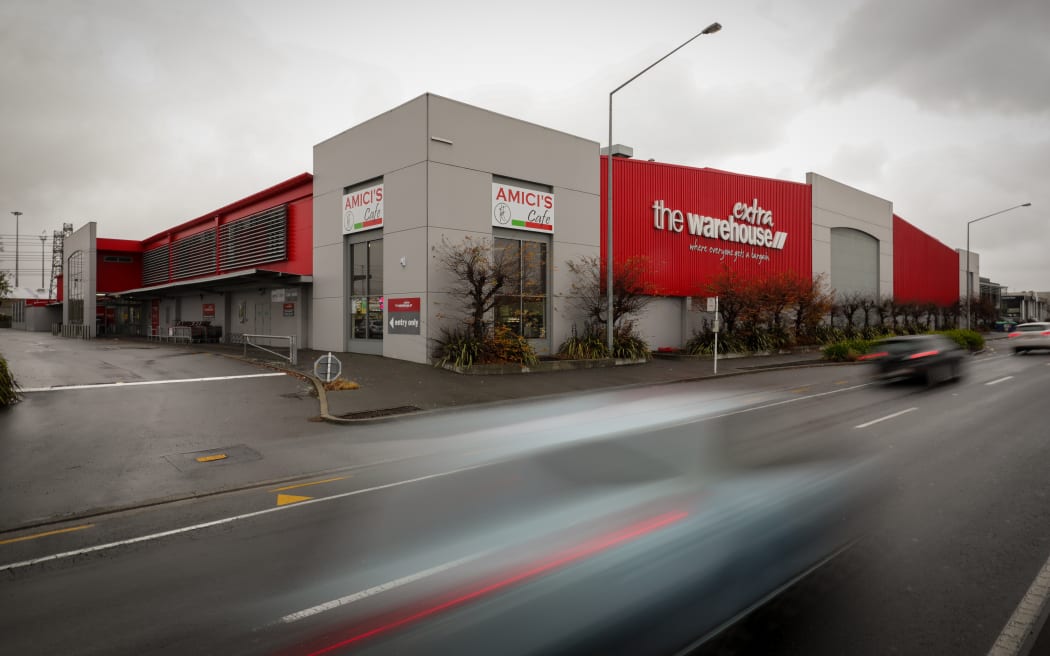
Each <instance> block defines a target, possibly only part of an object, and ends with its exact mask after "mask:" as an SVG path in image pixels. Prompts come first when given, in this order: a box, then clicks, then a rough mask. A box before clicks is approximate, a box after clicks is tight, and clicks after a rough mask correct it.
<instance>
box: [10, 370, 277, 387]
mask: <svg viewBox="0 0 1050 656" xmlns="http://www.w3.org/2000/svg"><path fill="white" fill-rule="evenodd" d="M285 375H287V374H284V373H282V372H275V373H267V374H242V375H239V376H209V377H207V378H175V379H172V380H136V381H132V382H130V383H120V382H118V383H93V384H90V385H56V386H54V387H26V388H23V389H22V390H21V391H23V392H62V391H65V390H78V389H95V388H98V387H132V386H134V385H167V384H169V383H207V382H211V381H213V380H238V379H241V378H267V377H270V376H285Z"/></svg>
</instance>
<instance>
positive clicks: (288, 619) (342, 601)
mask: <svg viewBox="0 0 1050 656" xmlns="http://www.w3.org/2000/svg"><path fill="white" fill-rule="evenodd" d="M489 553H492V552H491V551H483V552H481V553H476V554H472V555H470V556H466V557H463V558H458V559H456V560H453V561H450V562H447V563H442V564H441V565H437V566H435V567H431V568H429V569H425V570H423V571H421V572H416V573H415V574H409V575H408V576H402V577H401V578H399V579H394V580H393V581H387V582H386V583H382V584H380V585H377V586H373V587H371V588H368V589H367V590H361V591H360V592H355V593H353V594H349V595H346V596H345V597H339V598H338V599H333V600H332V601H327V602H325V603H323V604H318V605H316V606H311V607H310V608H306V609H303V610H300V611H297V612H295V613H289V614H288V615H285V616H284V617H282V618H281V621H282V622H284V623H285V624H290V623H292V622H298V621H299V620H302V619H306V618H307V617H312V616H314V615H318V614H320V613H323V612H325V611H329V610H334V609H336V608H339V607H340V606H346V605H347V604H352V603H354V602H355V601H361V600H362V599H367V598H369V597H373V596H375V595H377V594H380V593H382V592H387V591H388V590H393V589H395V588H400V587H401V586H405V585H408V584H409V583H413V582H415V581H419V580H421V579H425V578H428V577H430V576H434V575H435V574H440V573H441V572H445V571H448V570H450V569H452V568H454V567H459V566H460V565H463V564H465V563H469V562H470V561H472V560H477V559H479V558H481V557H483V556H486V555H488V554H489Z"/></svg>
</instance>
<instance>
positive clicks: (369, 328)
mask: <svg viewBox="0 0 1050 656" xmlns="http://www.w3.org/2000/svg"><path fill="white" fill-rule="evenodd" d="M348 250H349V258H348V262H349V278H350V280H349V285H348V288H349V290H350V296H349V299H348V301H349V302H348V304H347V312H348V315H349V316H348V317H347V322H348V330H347V332H348V341H349V346H348V349H347V350H349V351H351V352H356V353H375V354H377V355H381V354H382V353H383V341H382V340H383V332H384V327H383V307H384V297H383V240H382V238H379V239H372V240H369V241H360V242H356V243H352V244H349V246H348Z"/></svg>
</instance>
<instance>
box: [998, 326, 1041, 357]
mask: <svg viewBox="0 0 1050 656" xmlns="http://www.w3.org/2000/svg"><path fill="white" fill-rule="evenodd" d="M1007 337H1008V339H1009V340H1010V341H1009V344H1010V346H1011V347H1012V348H1013V350H1014V353H1017V354H1018V355H1020V354H1022V353H1027V352H1028V351H1034V350H1036V349H1050V322H1046V321H1036V322H1033V323H1022V324H1021V325H1019V326H1017V327H1016V328H1014V331H1013V332H1011V333H1010V334H1009V335H1008V336H1007Z"/></svg>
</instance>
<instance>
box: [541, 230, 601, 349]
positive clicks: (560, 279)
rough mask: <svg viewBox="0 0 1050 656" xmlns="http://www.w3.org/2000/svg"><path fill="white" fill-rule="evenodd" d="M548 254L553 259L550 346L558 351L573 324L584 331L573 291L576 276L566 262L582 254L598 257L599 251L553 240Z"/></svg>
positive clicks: (569, 333) (582, 320)
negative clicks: (551, 249)
mask: <svg viewBox="0 0 1050 656" xmlns="http://www.w3.org/2000/svg"><path fill="white" fill-rule="evenodd" d="M552 248H553V251H552V253H551V260H552V261H553V262H554V275H553V276H552V278H551V295H552V297H553V298H552V301H553V303H552V307H553V321H552V329H551V338H552V339H551V342H552V349H554V350H557V349H558V347H560V346H561V345H562V344H563V343H564V342H565V340H566V339H568V338H569V337H570V336H571V335H572V326H573V324H576V330H577V331H578V332H579V331H583V330H584V324H585V318H584V316H583V312H582V311H581V310H580V308H579V299H578V298H577V297H576V296H575V295H574V294H573V290H572V286H573V283H574V282H575V280H576V277H575V276H574V275H573V274H572V272H571V271H569V265H568V263H569V262H573V261H579V260H580V258H584V257H592V256H593V257H599V256H600V254H601V250H600V248H599V247H598V246H597V245H594V246H585V245H582V244H575V243H571V242H559V241H555V242H554V245H553V247H552Z"/></svg>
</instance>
